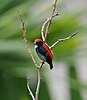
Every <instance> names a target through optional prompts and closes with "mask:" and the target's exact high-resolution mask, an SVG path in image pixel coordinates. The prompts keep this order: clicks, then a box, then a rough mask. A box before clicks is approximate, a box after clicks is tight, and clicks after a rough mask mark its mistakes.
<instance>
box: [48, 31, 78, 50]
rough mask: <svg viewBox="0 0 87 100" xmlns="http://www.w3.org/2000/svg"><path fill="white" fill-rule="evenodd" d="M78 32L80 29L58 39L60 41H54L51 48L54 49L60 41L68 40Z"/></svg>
mask: <svg viewBox="0 0 87 100" xmlns="http://www.w3.org/2000/svg"><path fill="white" fill-rule="evenodd" d="M77 33H78V31H76V32H75V33H73V34H71V35H70V36H68V37H66V38H64V39H58V41H56V42H55V43H53V44H52V45H51V46H50V47H49V48H50V49H52V48H53V47H54V46H55V45H57V44H59V43H60V42H63V41H66V40H68V39H70V38H72V37H74V36H75V35H76V34H77Z"/></svg>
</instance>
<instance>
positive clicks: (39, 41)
mask: <svg viewBox="0 0 87 100" xmlns="http://www.w3.org/2000/svg"><path fill="white" fill-rule="evenodd" d="M34 44H35V45H37V46H38V47H40V46H42V45H43V41H42V40H41V39H35V40H34Z"/></svg>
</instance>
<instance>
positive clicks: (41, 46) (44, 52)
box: [34, 39, 53, 69]
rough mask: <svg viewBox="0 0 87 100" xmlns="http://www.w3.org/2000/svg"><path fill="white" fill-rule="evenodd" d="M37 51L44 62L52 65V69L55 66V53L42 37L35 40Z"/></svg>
mask: <svg viewBox="0 0 87 100" xmlns="http://www.w3.org/2000/svg"><path fill="white" fill-rule="evenodd" d="M34 44H35V49H36V53H37V55H38V56H39V58H40V59H41V60H42V61H43V62H47V63H48V64H49V65H50V69H52V68H53V64H52V60H53V54H52V52H51V50H50V48H49V46H48V45H47V44H46V43H45V42H44V41H43V40H42V39H35V40H34Z"/></svg>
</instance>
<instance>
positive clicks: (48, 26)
mask: <svg viewBox="0 0 87 100" xmlns="http://www.w3.org/2000/svg"><path fill="white" fill-rule="evenodd" d="M56 3H57V0H55V2H54V5H53V9H52V12H51V15H50V21H49V23H48V25H47V27H46V32H45V41H46V37H47V34H48V31H49V28H50V24H51V22H52V18H53V15H54V12H55V9H56Z"/></svg>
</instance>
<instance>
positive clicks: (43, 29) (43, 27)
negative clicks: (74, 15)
mask: <svg viewBox="0 0 87 100" xmlns="http://www.w3.org/2000/svg"><path fill="white" fill-rule="evenodd" d="M58 15H59V13H58V12H57V13H56V14H55V15H53V18H54V17H56V16H58ZM49 21H50V18H48V19H47V20H46V21H45V22H44V24H43V25H42V28H41V36H42V39H43V41H45V36H44V31H45V27H46V25H47V24H48V22H49Z"/></svg>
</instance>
